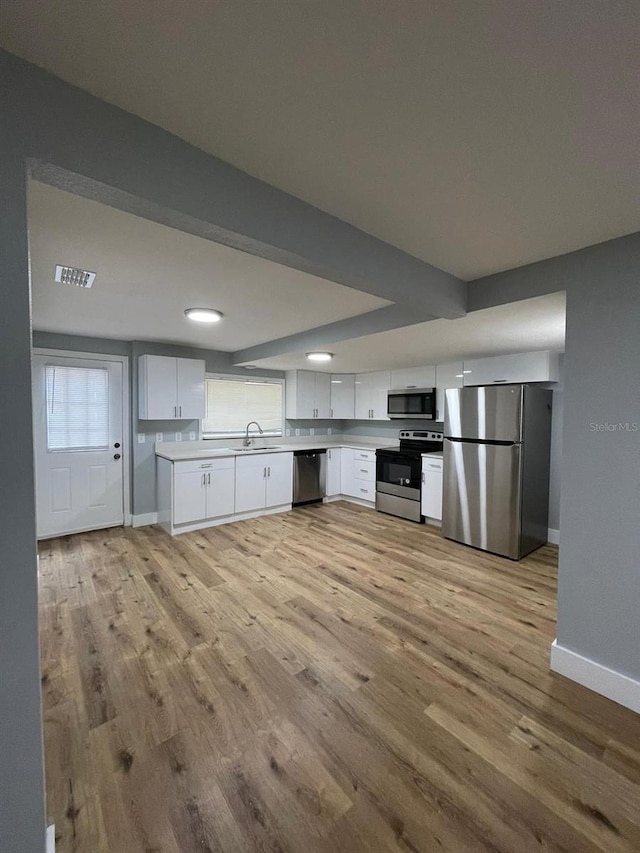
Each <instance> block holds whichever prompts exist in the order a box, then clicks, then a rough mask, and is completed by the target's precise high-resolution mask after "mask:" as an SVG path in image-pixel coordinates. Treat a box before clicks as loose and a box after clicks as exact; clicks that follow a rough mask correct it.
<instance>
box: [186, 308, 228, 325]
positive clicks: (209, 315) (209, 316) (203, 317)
mask: <svg viewBox="0 0 640 853" xmlns="http://www.w3.org/2000/svg"><path fill="white" fill-rule="evenodd" d="M184 314H185V317H188V318H189V320H193V321H194V322H196V323H217V322H219V321H220V320H222V318H223V317H224V314H223V313H222V312H221V311H216V310H214V309H213V308H187V310H186V311H185V312H184Z"/></svg>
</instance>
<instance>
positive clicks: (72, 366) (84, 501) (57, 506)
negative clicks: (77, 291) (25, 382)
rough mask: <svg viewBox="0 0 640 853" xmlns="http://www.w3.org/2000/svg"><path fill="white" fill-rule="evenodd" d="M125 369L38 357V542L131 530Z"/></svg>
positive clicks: (35, 389) (35, 391) (35, 363)
mask: <svg viewBox="0 0 640 853" xmlns="http://www.w3.org/2000/svg"><path fill="white" fill-rule="evenodd" d="M122 370H123V365H122V363H121V362H117V361H102V360H99V359H91V358H72V357H65V356H47V355H35V356H34V359H33V416H34V444H35V466H36V502H37V526H38V537H39V538H41V539H46V538H50V537H52V536H62V535H65V534H67V533H79V532H80V531H82V530H98V529H100V528H103V527H115V526H117V525H120V524H123V523H124V500H123V485H124V475H123V472H124V464H123V458H122V457H123V447H122V444H123V441H122V438H123V412H122V408H123V406H122V385H123V377H122Z"/></svg>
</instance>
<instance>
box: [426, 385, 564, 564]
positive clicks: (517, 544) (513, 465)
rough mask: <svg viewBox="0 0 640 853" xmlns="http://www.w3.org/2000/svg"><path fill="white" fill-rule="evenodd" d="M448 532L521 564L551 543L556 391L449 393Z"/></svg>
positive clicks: (508, 388) (520, 388) (501, 388)
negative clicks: (553, 403)
mask: <svg viewBox="0 0 640 853" xmlns="http://www.w3.org/2000/svg"><path fill="white" fill-rule="evenodd" d="M444 436H445V438H444V466H443V478H444V482H443V489H444V492H443V505H442V533H443V535H444V536H446V537H447V538H448V539H455V540H456V541H457V542H463V543H465V544H466V545H471V546H473V547H474V548H481V549H482V550H483V551H491V552H492V553H494V554H501V555H502V556H504V557H510V558H511V559H512V560H518V559H520V557H523V556H524V555H525V554H528V553H530V552H531V551H533V550H534V549H535V548H538V547H540V545H543V544H544V543H545V542H546V541H547V530H548V510H549V455H550V446H551V391H549V390H547V389H546V388H539V387H537V386H535V385H481V386H478V387H469V388H448V389H447V390H446V392H445V422H444Z"/></svg>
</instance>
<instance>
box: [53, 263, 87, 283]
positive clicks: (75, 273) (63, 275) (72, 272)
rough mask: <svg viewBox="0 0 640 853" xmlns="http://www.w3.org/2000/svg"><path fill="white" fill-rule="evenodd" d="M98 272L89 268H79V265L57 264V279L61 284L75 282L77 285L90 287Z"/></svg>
mask: <svg viewBox="0 0 640 853" xmlns="http://www.w3.org/2000/svg"><path fill="white" fill-rule="evenodd" d="M95 277H96V274H95V273H94V272H89V270H79V269H78V268H77V267H61V266H60V265H59V264H58V265H57V266H56V281H59V282H60V283H61V284H75V286H76V287H85V288H89V287H91V285H92V284H93V282H94V280H95Z"/></svg>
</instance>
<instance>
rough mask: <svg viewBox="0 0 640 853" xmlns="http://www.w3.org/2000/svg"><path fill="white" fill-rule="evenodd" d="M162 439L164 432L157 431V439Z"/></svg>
mask: <svg viewBox="0 0 640 853" xmlns="http://www.w3.org/2000/svg"><path fill="white" fill-rule="evenodd" d="M162 440H163V439H162V433H161V432H157V433H156V441H162Z"/></svg>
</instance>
